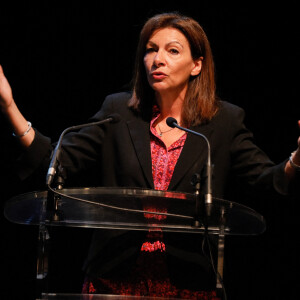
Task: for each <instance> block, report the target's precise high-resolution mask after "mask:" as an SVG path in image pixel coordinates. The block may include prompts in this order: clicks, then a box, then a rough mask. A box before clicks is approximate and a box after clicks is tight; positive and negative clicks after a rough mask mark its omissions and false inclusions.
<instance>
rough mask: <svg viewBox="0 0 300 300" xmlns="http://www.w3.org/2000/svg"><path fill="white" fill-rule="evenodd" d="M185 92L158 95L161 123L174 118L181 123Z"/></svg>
mask: <svg viewBox="0 0 300 300" xmlns="http://www.w3.org/2000/svg"><path fill="white" fill-rule="evenodd" d="M185 92H186V91H181V92H180V93H168V92H165V93H156V101H157V104H158V106H159V109H160V121H162V120H165V119H167V118H168V117H173V118H175V119H176V120H177V121H178V122H179V123H180V120H181V112H182V107H183V101H184V96H185Z"/></svg>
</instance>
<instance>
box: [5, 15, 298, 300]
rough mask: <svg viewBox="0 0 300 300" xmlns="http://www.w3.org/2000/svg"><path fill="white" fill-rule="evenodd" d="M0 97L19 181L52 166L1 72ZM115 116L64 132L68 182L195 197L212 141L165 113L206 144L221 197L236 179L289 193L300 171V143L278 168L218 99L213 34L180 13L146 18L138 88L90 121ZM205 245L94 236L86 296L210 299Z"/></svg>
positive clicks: (149, 236)
mask: <svg viewBox="0 0 300 300" xmlns="http://www.w3.org/2000/svg"><path fill="white" fill-rule="evenodd" d="M0 99H1V108H2V111H3V113H4V115H5V116H6V117H7V119H8V121H9V122H10V123H11V125H12V129H13V132H14V134H15V135H16V136H17V137H18V138H19V140H20V143H21V145H22V146H23V147H25V148H26V149H27V150H26V152H25V154H24V157H23V161H26V164H27V165H30V166H31V167H30V168H27V169H24V168H22V169H20V172H19V174H20V177H22V179H24V178H27V177H28V176H31V175H32V174H33V173H34V171H35V170H37V169H40V168H41V167H42V166H44V168H45V170H46V169H47V167H48V165H49V157H50V153H51V150H52V146H51V142H50V139H48V138H46V137H44V136H43V135H42V134H41V133H39V132H38V131H37V130H36V129H33V128H32V127H31V124H30V123H28V121H27V120H26V119H25V118H24V117H23V115H22V114H21V112H20V111H19V110H18V108H17V106H16V104H15V102H14V100H13V97H12V93H11V89H10V87H9V84H8V82H7V80H6V78H5V77H4V74H3V72H2V69H1V71H0ZM112 113H118V114H120V116H121V121H120V122H118V123H116V124H106V125H102V126H94V127H89V128H86V129H83V130H81V131H79V132H77V133H70V134H68V135H66V136H65V138H64V141H63V153H62V158H61V165H62V166H63V168H64V169H65V170H66V172H67V182H68V181H69V180H72V178H75V176H78V174H81V175H82V174H88V172H90V170H91V169H93V170H96V172H97V176H94V178H97V184H98V185H102V186H107V187H113V186H118V187H141V188H151V189H158V190H173V191H181V192H191V193H192V192H194V187H193V186H192V185H191V183H190V181H191V178H192V177H193V175H194V174H196V173H199V174H202V171H203V170H204V166H205V163H206V157H207V148H206V144H205V142H204V141H203V140H202V139H201V138H199V137H197V136H195V135H191V134H186V133H185V132H182V131H180V130H179V129H177V128H170V127H168V126H167V124H166V122H165V121H166V119H167V118H168V117H173V118H175V119H176V120H177V122H178V123H179V124H180V125H182V126H185V127H189V128H190V129H192V130H194V131H197V132H200V133H202V134H204V135H205V136H206V137H207V138H208V139H209V141H210V144H211V153H212V161H213V163H214V178H213V183H212V185H213V189H212V190H213V196H215V197H221V198H226V195H225V190H226V185H227V183H228V178H229V174H231V175H234V176H235V177H236V178H237V179H238V180H239V181H240V182H241V184H247V185H248V186H251V187H255V188H260V189H266V190H271V191H273V192H276V193H278V194H280V195H288V193H289V191H290V183H291V182H293V181H295V180H296V178H297V175H296V174H297V172H298V171H299V169H300V167H299V166H300V149H299V145H300V138H299V139H298V148H297V150H296V151H294V152H293V154H292V155H291V157H290V160H286V161H284V162H282V163H281V164H279V165H274V163H273V162H271V161H270V160H269V158H268V157H267V156H266V155H265V154H264V153H263V152H262V151H261V150H260V149H259V148H258V147H257V146H255V144H254V143H253V141H252V135H251V133H250V132H249V131H248V130H247V129H246V128H245V126H244V124H243V119H244V112H243V110H242V109H240V108H239V107H236V106H234V105H231V104H229V103H227V102H224V101H220V100H218V99H217V97H216V95H215V81H214V64H213V59H212V54H211V49H210V45H209V42H208V40H207V37H206V35H205V33H204V31H203V29H202V28H201V26H200V25H199V24H198V23H197V22H196V21H194V20H193V19H191V18H189V17H185V16H182V15H179V14H174V13H167V14H160V15H156V16H154V17H153V18H151V19H149V20H148V21H147V22H146V24H145V25H144V27H143V29H142V31H141V35H140V41H139V45H138V49H137V56H136V67H135V77H134V87H133V92H132V93H119V94H114V95H110V96H108V97H107V98H106V99H105V101H104V103H103V106H102V109H101V110H100V111H99V112H98V113H97V114H96V115H95V116H94V117H93V120H97V119H102V118H105V117H107V116H108V115H110V114H112ZM83 177H85V176H83ZM81 178H82V177H81ZM93 184H95V183H93ZM154 245H155V247H154ZM199 249H200V241H198V240H196V241H195V235H192V234H185V235H182V236H181V240H180V243H178V237H177V235H176V234H172V233H168V234H166V233H164V234H162V233H155V234H154V233H151V232H148V233H142V232H138V233H136V232H135V233H132V232H124V231H105V230H97V231H95V235H94V237H93V241H92V245H91V248H90V252H89V255H88V258H87V260H86V263H85V266H84V270H85V271H86V273H87V278H86V281H85V284H84V288H83V292H85V293H112V294H118V293H121V294H122V293H123V294H133V295H150V296H165V297H181V298H187V299H202V298H203V297H204V296H205V295H206V296H207V297H208V296H210V297H213V296H214V293H213V292H212V291H213V289H214V286H215V282H214V280H215V278H214V275H213V272H212V271H211V269H210V267H209V266H208V265H207V264H206V263H205V260H204V259H203V258H202V256H201V255H200V253H199ZM195 274H197V275H196V277H195ZM203 290H206V291H208V292H207V293H205V292H203Z"/></svg>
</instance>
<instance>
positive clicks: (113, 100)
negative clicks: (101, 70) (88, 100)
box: [104, 92, 132, 105]
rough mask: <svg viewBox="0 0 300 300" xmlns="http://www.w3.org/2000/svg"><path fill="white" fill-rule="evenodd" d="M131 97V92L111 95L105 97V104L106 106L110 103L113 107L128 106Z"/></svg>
mask: <svg viewBox="0 0 300 300" xmlns="http://www.w3.org/2000/svg"><path fill="white" fill-rule="evenodd" d="M131 96H132V93H131V92H120V93H114V94H110V95H108V96H106V97H105V100H104V103H105V104H107V103H109V104H111V105H127V104H128V101H129V100H130V98H131Z"/></svg>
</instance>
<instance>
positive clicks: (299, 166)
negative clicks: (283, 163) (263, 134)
mask: <svg viewBox="0 0 300 300" xmlns="http://www.w3.org/2000/svg"><path fill="white" fill-rule="evenodd" d="M289 162H290V165H291V167H292V168H293V169H295V170H296V171H299V172H300V151H299V149H297V150H296V151H294V152H292V153H291V156H290V158H289Z"/></svg>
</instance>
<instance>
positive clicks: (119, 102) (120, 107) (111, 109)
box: [93, 92, 132, 119]
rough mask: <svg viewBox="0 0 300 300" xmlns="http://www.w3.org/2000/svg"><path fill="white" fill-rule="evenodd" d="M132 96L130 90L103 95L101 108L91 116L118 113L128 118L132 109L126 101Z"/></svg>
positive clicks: (98, 116) (98, 117)
mask: <svg viewBox="0 0 300 300" xmlns="http://www.w3.org/2000/svg"><path fill="white" fill-rule="evenodd" d="M131 96H132V93H131V92H120V93H114V94H110V95H108V96H106V97H105V99H104V101H103V103H102V106H101V109H100V110H99V111H98V112H97V113H96V115H94V117H93V118H95V119H101V118H105V117H107V116H109V115H111V114H119V115H120V116H121V117H122V118H125V119H126V118H130V117H131V116H132V111H131V109H130V108H129V106H128V102H129V100H130V98H131Z"/></svg>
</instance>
